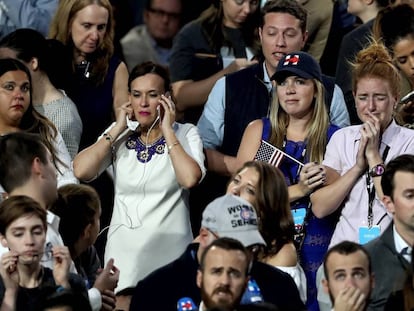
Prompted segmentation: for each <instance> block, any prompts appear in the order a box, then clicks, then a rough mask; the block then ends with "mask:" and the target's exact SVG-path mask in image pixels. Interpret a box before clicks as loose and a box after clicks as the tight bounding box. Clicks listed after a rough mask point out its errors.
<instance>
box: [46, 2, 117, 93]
mask: <svg viewBox="0 0 414 311" xmlns="http://www.w3.org/2000/svg"><path fill="white" fill-rule="evenodd" d="M91 4H96V5H99V6H101V7H103V8H105V9H106V10H107V11H108V15H109V16H108V22H107V25H106V32H105V35H104V37H103V40H102V42H101V44H100V45H99V46H98V47H97V49H96V51H95V52H94V53H93V54H92V57H91V58H90V59H89V58H88V61H90V62H92V64H93V66H92V68H91V80H92V81H93V82H95V84H96V85H99V84H102V83H103V81H104V79H105V77H106V74H107V72H108V68H109V60H110V58H111V57H112V55H113V53H114V44H113V41H114V20H113V12H112V5H111V3H110V2H109V0H61V1H59V6H58V8H57V11H56V13H55V16H54V17H53V20H52V22H51V24H50V30H49V37H50V38H52V39H57V40H59V41H61V42H63V43H64V44H65V45H67V46H69V47H72V48H74V45H73V41H72V36H71V27H72V23H73V20H74V19H75V16H76V14H77V13H78V12H79V11H80V10H82V9H84V8H85V7H87V6H88V5H91ZM75 65H76V64H75V60H74V59H73V60H72V69H73V70H75Z"/></svg>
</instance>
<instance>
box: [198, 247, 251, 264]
mask: <svg viewBox="0 0 414 311" xmlns="http://www.w3.org/2000/svg"><path fill="white" fill-rule="evenodd" d="M246 262H247V260H246V256H245V254H244V253H243V252H242V251H240V250H227V249H223V248H219V247H215V246H213V247H212V248H211V249H210V250H209V251H208V253H207V254H206V258H205V266H206V267H210V268H213V267H223V268H225V267H233V268H237V269H240V268H243V267H244V266H245V263H246Z"/></svg>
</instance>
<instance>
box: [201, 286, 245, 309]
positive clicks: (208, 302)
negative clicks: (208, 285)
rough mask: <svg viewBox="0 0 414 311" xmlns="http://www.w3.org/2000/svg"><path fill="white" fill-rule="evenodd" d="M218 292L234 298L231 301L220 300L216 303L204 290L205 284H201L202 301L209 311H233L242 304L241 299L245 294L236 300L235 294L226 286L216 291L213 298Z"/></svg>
mask: <svg viewBox="0 0 414 311" xmlns="http://www.w3.org/2000/svg"><path fill="white" fill-rule="evenodd" d="M218 292H225V293H228V294H230V295H231V297H232V298H233V299H232V300H231V301H228V300H227V299H225V300H224V299H223V300H221V299H220V298H219V300H218V301H214V300H213V299H211V297H210V296H209V295H208V294H207V292H206V290H205V288H204V283H203V282H202V283H201V300H202V301H203V303H204V305H205V306H206V308H207V309H211V308H219V309H220V310H223V311H233V310H234V309H235V307H236V305H237V304H238V303H239V302H240V300H241V297H242V294H243V292H242V293H241V294H240V296H239V297H236V298H237V299H234V298H235V297H234V295H233V293H232V292H231V291H230V289H229V288H228V287H226V286H220V287H217V288H215V289H214V291H213V293H212V296H213V295H215V294H217V293H218Z"/></svg>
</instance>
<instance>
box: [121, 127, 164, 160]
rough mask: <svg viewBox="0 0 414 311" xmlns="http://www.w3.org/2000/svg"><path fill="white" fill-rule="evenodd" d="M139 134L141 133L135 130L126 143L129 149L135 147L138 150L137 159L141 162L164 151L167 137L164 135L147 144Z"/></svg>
mask: <svg viewBox="0 0 414 311" xmlns="http://www.w3.org/2000/svg"><path fill="white" fill-rule="evenodd" d="M139 136H140V135H139V134H138V133H136V132H135V133H133V134H131V135H130V136H129V137H128V139H127V141H126V143H125V144H126V147H127V148H128V149H134V150H135V151H136V152H137V159H138V161H139V162H141V163H146V162H149V161H151V159H152V156H153V155H154V154H163V153H164V151H165V139H164V137H163V136H161V137H160V138H158V139H157V140H156V141H155V142H153V143H152V144H149V145H146V144H145V143H144V142H143V141H142V140H141V138H140V137H139Z"/></svg>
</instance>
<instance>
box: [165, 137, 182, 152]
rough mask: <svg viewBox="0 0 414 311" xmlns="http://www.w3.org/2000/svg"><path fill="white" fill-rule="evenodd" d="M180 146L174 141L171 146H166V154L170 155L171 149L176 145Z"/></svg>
mask: <svg viewBox="0 0 414 311" xmlns="http://www.w3.org/2000/svg"><path fill="white" fill-rule="evenodd" d="M179 144H180V142H179V141H178V140H176V141H175V142H173V143H172V144H171V145H168V146H167V148H168V153H170V152H171V149H172V148H174V146H177V145H179Z"/></svg>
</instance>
